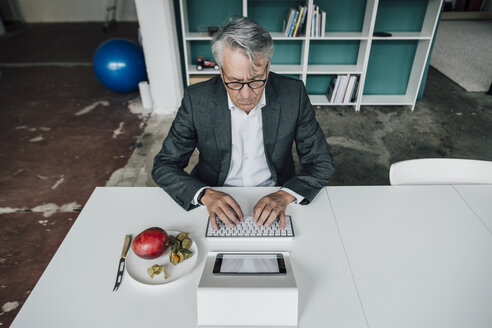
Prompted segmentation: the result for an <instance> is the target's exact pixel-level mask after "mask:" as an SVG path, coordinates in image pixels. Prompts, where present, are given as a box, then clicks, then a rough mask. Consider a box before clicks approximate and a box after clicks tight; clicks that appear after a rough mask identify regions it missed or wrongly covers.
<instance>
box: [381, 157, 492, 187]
mask: <svg viewBox="0 0 492 328" xmlns="http://www.w3.org/2000/svg"><path fill="white" fill-rule="evenodd" d="M389 179H390V184H391V185H392V186H393V185H429V184H492V162H489V161H478V160H471V159H452V158H423V159H412V160H407V161H401V162H396V163H393V164H392V165H391V167H390V170H389Z"/></svg>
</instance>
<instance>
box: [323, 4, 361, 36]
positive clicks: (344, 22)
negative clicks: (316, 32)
mask: <svg viewBox="0 0 492 328" xmlns="http://www.w3.org/2000/svg"><path fill="white" fill-rule="evenodd" d="M366 2H367V1H366V0H316V1H315V2H314V3H315V4H317V5H318V6H319V7H320V9H321V10H323V11H325V12H326V28H325V31H327V32H361V31H362V27H363V25H364V14H365V12H366Z"/></svg>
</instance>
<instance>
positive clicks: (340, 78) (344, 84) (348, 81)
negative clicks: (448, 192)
mask: <svg viewBox="0 0 492 328" xmlns="http://www.w3.org/2000/svg"><path fill="white" fill-rule="evenodd" d="M358 86H359V76H358V75H349V74H347V75H337V77H336V78H332V79H331V81H330V85H329V86H328V91H327V92H326V98H327V99H328V101H329V102H330V103H331V104H348V103H353V102H354V101H355V99H356V98H357V89H358Z"/></svg>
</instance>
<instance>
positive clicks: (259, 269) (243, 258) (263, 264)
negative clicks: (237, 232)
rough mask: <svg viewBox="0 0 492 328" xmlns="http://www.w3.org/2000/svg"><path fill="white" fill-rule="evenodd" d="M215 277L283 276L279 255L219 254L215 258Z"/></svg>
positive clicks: (283, 263)
mask: <svg viewBox="0 0 492 328" xmlns="http://www.w3.org/2000/svg"><path fill="white" fill-rule="evenodd" d="M213 273H214V274H216V275H285V274H286V269H285V262H284V257H283V255H282V254H280V253H219V254H217V256H216V257H215V265H214V270H213Z"/></svg>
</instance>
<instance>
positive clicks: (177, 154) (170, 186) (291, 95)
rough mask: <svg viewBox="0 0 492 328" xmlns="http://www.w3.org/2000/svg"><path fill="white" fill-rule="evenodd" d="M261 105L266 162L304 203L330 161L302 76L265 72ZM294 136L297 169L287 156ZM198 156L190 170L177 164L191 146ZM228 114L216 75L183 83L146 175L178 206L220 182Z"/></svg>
mask: <svg viewBox="0 0 492 328" xmlns="http://www.w3.org/2000/svg"><path fill="white" fill-rule="evenodd" d="M265 94H266V106H265V107H264V108H263V109H262V119H263V140H264V145H265V155H266V160H267V163H268V167H269V169H270V172H271V174H272V178H273V179H274V180H275V182H276V184H277V185H278V186H283V187H286V188H289V189H291V190H293V191H294V192H296V193H298V194H300V195H302V196H303V197H305V200H304V201H303V204H307V203H309V202H310V201H311V200H312V199H313V198H314V197H315V196H316V195H317V194H318V192H319V190H320V189H321V188H323V187H324V186H325V185H326V184H327V183H328V182H329V181H330V179H331V176H332V175H333V172H334V171H335V166H334V164H333V157H332V155H331V153H330V150H329V148H328V144H327V143H326V139H325V136H324V135H323V132H322V131H321V129H320V127H319V124H318V122H317V121H316V117H315V113H314V110H313V108H312V106H311V103H310V102H309V98H308V95H307V92H306V89H305V87H304V84H303V83H302V81H299V80H295V79H291V78H288V77H285V76H282V75H278V74H275V73H270V74H269V77H268V82H267V85H266V88H265ZM294 141H295V143H296V149H297V154H298V157H299V160H300V163H301V166H302V168H301V171H300V172H299V173H298V174H297V175H296V174H295V167H294V160H293V158H292V144H293V142H294ZM195 147H196V148H197V149H198V151H199V161H198V164H197V165H196V166H195V167H194V169H193V170H192V172H191V174H190V175H188V174H187V173H186V172H184V171H183V169H184V168H185V167H186V165H187V164H188V161H189V159H190V156H191V154H192V152H193V150H194V149H195ZM231 148H232V137H231V113H230V110H229V108H228V103H227V92H226V90H225V87H224V85H223V84H222V80H221V78H220V75H219V76H216V77H214V78H212V79H210V80H209V81H207V82H203V83H198V84H195V85H192V86H190V87H188V88H186V90H185V93H184V97H183V101H182V104H181V107H180V108H179V110H178V113H177V114H176V118H175V119H174V122H173V125H172V127H171V129H170V131H169V134H168V136H167V137H166V139H165V140H164V142H163V145H162V149H161V151H160V152H159V153H158V154H157V155H156V157H155V159H154V167H153V169H152V177H153V179H154V181H155V182H156V183H157V185H158V186H160V187H161V188H163V189H164V190H165V191H166V192H167V193H168V194H169V195H170V196H171V197H172V198H173V199H174V200H175V201H176V202H177V203H178V204H179V205H181V206H182V207H183V208H184V209H186V210H190V209H191V208H194V206H193V205H192V204H191V202H192V200H193V197H194V195H195V194H196V192H197V191H198V190H199V189H200V188H202V187H205V186H222V185H223V184H224V181H225V179H226V176H227V173H228V172H229V165H230V162H231Z"/></svg>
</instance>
